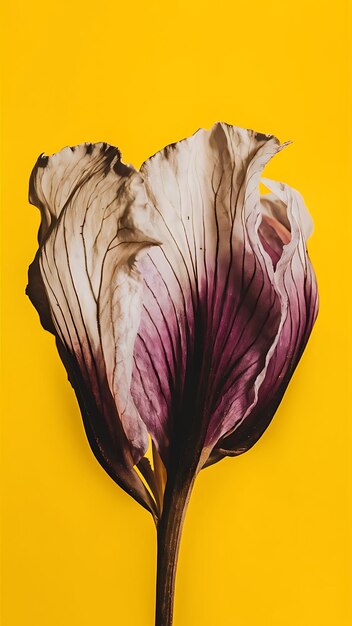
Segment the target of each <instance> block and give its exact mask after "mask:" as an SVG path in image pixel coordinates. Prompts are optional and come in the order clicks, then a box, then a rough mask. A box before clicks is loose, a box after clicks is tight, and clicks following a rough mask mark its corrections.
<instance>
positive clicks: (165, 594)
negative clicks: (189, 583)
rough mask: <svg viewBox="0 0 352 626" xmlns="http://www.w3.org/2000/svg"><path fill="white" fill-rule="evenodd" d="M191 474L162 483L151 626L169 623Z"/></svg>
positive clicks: (170, 621) (162, 625) (190, 486)
mask: <svg viewBox="0 0 352 626" xmlns="http://www.w3.org/2000/svg"><path fill="white" fill-rule="evenodd" d="M193 482H194V478H190V479H188V480H186V481H185V482H184V483H183V484H182V485H180V486H177V485H173V486H172V487H171V486H170V484H169V485H167V486H166V491H165V499H164V508H163V513H162V516H161V519H160V521H159V524H158V530H157V533H158V558H157V581H156V613H155V626H171V625H172V618H173V606H174V592H175V578H176V568H177V558H178V551H179V546H180V539H181V533H182V527H183V520H184V517H185V513H186V509H187V505H188V502H189V498H190V495H191V491H192V487H193Z"/></svg>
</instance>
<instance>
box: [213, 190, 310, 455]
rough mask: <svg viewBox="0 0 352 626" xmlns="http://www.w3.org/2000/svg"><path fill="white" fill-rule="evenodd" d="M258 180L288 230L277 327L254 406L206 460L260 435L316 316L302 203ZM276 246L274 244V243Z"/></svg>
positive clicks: (235, 451)
mask: <svg viewBox="0 0 352 626" xmlns="http://www.w3.org/2000/svg"><path fill="white" fill-rule="evenodd" d="M263 182H265V185H266V186H267V187H268V188H269V189H271V190H272V192H273V195H271V197H270V205H271V215H276V216H277V217H279V216H280V215H281V216H282V219H281V222H282V223H283V224H285V228H286V227H287V226H288V228H289V232H290V234H291V238H290V241H289V242H287V244H286V245H285V246H283V248H282V255H281V257H280V259H279V260H278V261H277V270H276V274H275V279H276V285H277V287H276V288H277V290H278V292H279V293H280V298H281V302H282V310H283V316H282V323H281V327H280V330H279V333H278V341H277V344H276V346H275V350H274V352H273V354H272V357H271V359H270V361H269V362H268V364H267V368H266V371H265V376H264V378H263V382H262V384H261V386H260V389H259V392H258V400H257V403H256V406H255V407H253V410H252V411H251V413H250V414H249V416H248V418H247V419H246V421H245V422H243V423H242V425H240V426H239V427H238V428H235V429H234V430H233V432H232V433H228V434H227V435H226V436H225V437H224V438H223V439H222V440H220V441H219V442H218V444H217V445H216V447H215V449H214V450H213V453H212V455H211V457H210V462H215V461H217V460H219V459H220V458H222V457H223V456H226V455H231V456H233V455H238V454H241V453H243V452H245V451H246V450H248V449H249V448H250V447H251V446H252V445H254V444H255V443H256V441H257V440H258V439H259V438H260V437H261V435H262V434H263V432H264V431H265V429H266V428H267V426H268V425H269V423H270V421H271V419H272V417H273V415H274V414H275V412H276V410H277V408H278V406H279V404H280V402H281V400H282V397H283V395H284V392H285V390H286V387H287V385H288V383H289V381H290V379H291V377H292V375H293V372H294V370H295V368H296V366H297V364H298V362H299V360H300V358H301V356H302V353H303V351H304V348H305V346H306V344H307V341H308V338H309V335H310V333H311V330H312V327H313V325H314V322H315V319H316V316H317V313H318V292H317V283H316V279H315V274H314V271H313V268H312V265H311V262H310V260H309V257H308V254H307V251H306V238H307V237H308V236H309V235H310V234H311V232H312V222H311V218H310V216H309V214H308V211H307V209H306V207H305V204H304V201H303V199H302V197H301V195H300V194H299V193H298V192H297V191H296V190H294V189H291V188H290V187H288V185H284V184H282V183H275V182H274V181H269V180H266V179H265V180H264V181H263ZM283 207H285V213H286V215H285V216H284V212H283ZM266 208H267V207H266ZM266 208H265V209H264V212H265V213H266ZM280 232H281V231H280ZM287 232H288V230H286V233H287ZM271 237H272V233H271ZM279 239H280V236H279V235H277V240H279ZM276 245H277V246H278V245H279V244H278V241H277V243H276ZM264 247H265V246H264Z"/></svg>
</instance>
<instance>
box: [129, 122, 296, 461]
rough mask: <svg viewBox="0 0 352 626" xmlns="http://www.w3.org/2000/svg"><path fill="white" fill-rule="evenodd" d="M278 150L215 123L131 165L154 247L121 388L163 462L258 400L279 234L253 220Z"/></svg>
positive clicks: (204, 441)
mask: <svg viewBox="0 0 352 626" xmlns="http://www.w3.org/2000/svg"><path fill="white" fill-rule="evenodd" d="M281 148H282V146H280V144H279V142H278V140H277V139H276V138H274V137H272V136H266V135H260V134H258V133H254V132H253V131H247V130H243V129H239V128H235V127H231V126H227V125H225V124H216V125H215V126H214V127H213V128H212V129H211V131H205V130H200V131H198V132H197V133H196V134H195V135H193V136H192V137H190V138H189V139H186V140H184V141H182V142H179V143H178V144H174V145H172V146H168V147H167V148H165V149H164V150H163V151H161V152H159V153H157V154H156V155H154V156H153V157H152V158H151V159H149V160H148V161H146V163H145V164H144V165H143V167H142V170H141V171H142V173H143V175H144V177H145V179H146V187H147V192H148V195H149V198H150V201H151V203H152V204H153V206H154V208H155V211H156V214H157V218H156V224H155V227H156V229H157V233H158V234H157V238H158V239H159V240H160V241H162V242H163V245H162V246H161V247H158V248H153V249H152V250H150V251H149V253H148V255H147V256H145V257H144V258H143V260H142V261H141V262H140V270H141V272H142V274H143V276H144V280H145V289H144V303H143V306H144V311H143V314H142V319H141V325H140V328H139V332H138V336H137V340H136V344H135V350H134V359H135V368H134V372H133V379H132V395H133V398H134V400H135V403H136V406H137V407H138V410H139V412H140V414H141V416H142V419H143V421H144V422H145V423H146V425H147V427H148V430H149V432H150V433H151V435H152V437H153V439H154V441H155V443H156V445H157V447H158V449H159V452H160V454H161V456H162V458H163V460H164V462H165V463H168V462H169V459H170V454H173V455H174V456H175V454H182V453H183V450H184V449H186V448H187V449H191V448H192V447H193V449H194V454H195V455H197V454H200V451H201V450H202V449H203V448H204V447H205V448H207V449H208V450H209V451H210V450H211V449H212V448H213V447H214V446H215V445H216V443H217V442H218V441H219V440H220V439H221V438H222V437H223V436H224V435H226V434H227V433H229V432H232V431H233V430H235V429H236V428H237V427H239V425H240V424H242V423H243V421H244V420H246V418H248V416H249V415H251V413H252V411H253V408H254V407H255V406H256V404H257V402H258V397H259V390H260V388H261V386H262V385H263V381H264V379H265V374H266V372H267V370H268V365H269V363H270V360H271V359H272V357H273V355H274V353H275V350H276V347H277V344H278V339H279V336H280V332H281V330H282V328H283V319H284V317H285V316H286V309H287V303H286V300H285V298H286V296H283V293H282V292H283V288H282V287H280V286H279V284H278V283H279V281H280V280H282V278H280V277H281V276H282V271H281V270H280V271H279V268H280V263H281V259H282V258H283V256H285V255H284V249H285V248H286V247H287V248H289V245H290V244H287V236H288V235H287V229H286V227H285V226H284V225H283V226H282V228H284V229H285V231H286V239H285V238H284V241H282V240H280V237H279V236H277V231H278V232H279V233H280V232H281V224H282V221H281V220H280V219H278V217H280V216H279V215H276V216H275V217H274V216H273V215H271V216H270V215H267V216H265V217H263V215H264V213H265V211H264V209H263V208H262V207H261V202H260V196H259V190H258V185H259V178H260V174H261V171H262V169H263V167H264V165H265V164H266V163H267V161H268V160H269V159H270V158H271V157H272V156H273V155H274V154H275V153H277V152H278V151H279V150H280V149H281ZM280 208H282V207H280ZM285 219H286V218H285V217H284V218H283V220H285ZM262 220H263V221H262ZM270 221H271V228H272V230H273V231H274V232H273V233H272V237H271V239H270V237H268V238H266V237H267V228H266V227H267V226H268V225H269V222H270ZM261 223H262V226H261ZM273 225H275V226H276V229H277V230H275V228H273ZM260 226H261V232H260V233H259V232H258V229H259V228H260ZM289 236H290V237H291V235H289ZM278 239H279V240H280V241H281V243H279V241H278ZM302 241H303V239H302ZM263 242H264V243H265V245H263ZM274 244H275V246H276V249H275V246H274V248H273V254H275V257H273V256H271V255H270V253H268V246H270V245H271V246H273V245H274ZM278 244H279V245H278ZM294 245H295V246H296V243H295V244H294ZM280 254H281V257H280ZM285 258H288V257H287V255H286V256H285ZM296 306H299V304H298V299H297V303H296ZM170 448H172V450H171V452H170Z"/></svg>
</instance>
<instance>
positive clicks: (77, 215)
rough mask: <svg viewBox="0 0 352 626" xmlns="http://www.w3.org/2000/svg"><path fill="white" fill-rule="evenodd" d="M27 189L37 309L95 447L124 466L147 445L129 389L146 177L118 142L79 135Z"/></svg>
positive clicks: (43, 163)
mask: <svg viewBox="0 0 352 626" xmlns="http://www.w3.org/2000/svg"><path fill="white" fill-rule="evenodd" d="M30 193H31V195H30V197H31V200H32V201H33V202H37V204H38V205H39V208H40V210H41V212H42V225H41V228H40V234H39V240H40V243H41V247H40V250H39V255H38V256H37V265H36V267H37V269H38V270H39V271H40V275H38V272H36V270H35V268H34V269H33V270H32V276H30V285H29V289H28V291H29V295H30V296H31V297H32V296H33V297H32V300H33V301H34V303H35V304H36V305H37V304H38V302H39V305H38V308H39V309H40V307H41V306H43V302H44V300H45V299H44V298H43V293H45V295H46V304H45V302H44V304H45V306H46V307H49V309H50V315H51V319H52V323H53V327H54V331H55V334H56V335H57V337H58V343H59V344H60V345H61V350H60V351H61V356H62V357H63V360H64V363H65V365H66V367H67V369H68V371H69V375H70V380H71V382H72V384H73V385H74V387H75V391H76V393H77V396H78V398H79V401H80V404H81V406H82V403H83V405H84V406H85V407H86V408H85V410H84V413H85V425H86V429H87V434H88V431H89V439H90V441H91V443H92V444H93V447H94V446H95V447H98V452H99V456H100V458H103V460H104V463H105V465H106V464H107V465H109V466H110V467H112V466H113V465H114V466H116V467H118V466H120V467H122V466H123V467H125V468H129V467H131V466H132V465H133V464H134V463H137V462H138V461H139V459H140V458H141V456H142V455H143V454H144V452H145V451H146V449H147V446H148V433H147V429H146V427H145V425H144V423H143V421H142V420H141V418H140V416H139V414H138V411H137V409H136V407H135V404H134V402H133V400H132V398H131V395H130V380H131V373H132V363H133V358H132V355H133V346H134V342H135V336H136V333H137V329H138V325H139V319H140V311H141V295H142V281H141V276H140V274H139V272H138V271H137V269H136V258H137V257H138V256H139V255H140V254H141V253H142V251H144V250H145V249H147V248H148V247H149V246H150V245H153V244H154V240H153V239H152V237H151V236H150V233H149V230H150V227H149V219H150V215H149V211H148V208H147V200H146V195H145V191H144V185H143V180H142V177H141V175H140V174H139V173H138V172H136V171H135V170H133V168H131V167H128V166H126V165H124V164H122V163H121V161H120V154H119V151H118V150H117V149H116V148H113V147H112V146H107V145H106V144H95V145H93V144H84V145H82V146H78V147H76V148H74V149H71V148H65V149H64V150H63V151H61V152H60V153H58V154H57V155H54V156H53V157H48V158H44V157H41V158H40V159H39V160H38V163H37V165H36V167H35V168H34V171H33V173H32V177H31V192H30ZM34 278H35V279H36V280H35V281H34ZM40 281H42V287H41V291H40V288H39V286H40ZM38 290H39V291H40V294H39V296H37V292H38ZM40 313H41V315H43V311H42V310H41V311H40ZM102 464H103V463H102ZM111 471H112V470H111ZM125 473H126V472H125ZM131 476H132V474H131ZM136 479H138V481H139V480H140V479H139V478H138V477H137V475H136V476H133V478H131V480H132V481H136ZM141 485H142V483H141ZM143 489H144V487H143Z"/></svg>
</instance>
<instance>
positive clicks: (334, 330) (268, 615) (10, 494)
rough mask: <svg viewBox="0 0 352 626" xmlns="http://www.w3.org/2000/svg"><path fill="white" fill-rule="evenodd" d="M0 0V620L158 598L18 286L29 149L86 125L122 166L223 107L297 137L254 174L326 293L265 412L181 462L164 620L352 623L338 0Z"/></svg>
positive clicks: (122, 619) (104, 609)
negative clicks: (279, 193)
mask: <svg viewBox="0 0 352 626" xmlns="http://www.w3.org/2000/svg"><path fill="white" fill-rule="evenodd" d="M6 4H7V6H6V7H5V8H4V14H5V22H3V25H2V38H3V48H4V51H3V58H4V76H3V86H4V89H3V96H4V97H3V139H2V157H3V161H4V163H3V173H4V182H3V232H4V243H3V253H4V257H3V269H4V272H3V311H4V313H3V351H4V367H3V375H4V388H3V425H4V428H3V465H4V472H5V476H6V481H5V489H4V498H3V513H4V514H3V536H4V540H3V590H2V603H3V621H2V624H3V625H4V626H64V625H65V626H81V625H82V626H93V625H94V626H100V625H103V624H114V625H115V624H116V625H119V626H120V625H121V626H151V625H152V624H153V612H154V575H155V531H154V528H153V524H152V520H151V518H150V517H149V516H148V514H147V513H146V512H145V511H144V510H143V509H142V508H140V507H138V505H137V504H135V503H134V501H133V500H131V499H129V498H128V497H127V496H126V495H125V494H124V493H123V492H122V491H121V490H119V489H118V488H117V487H116V486H115V485H114V483H113V482H112V481H111V480H110V479H109V478H108V476H107V475H105V474H104V472H103V470H102V469H101V468H100V466H99V465H98V464H97V463H96V461H95V459H94V458H93V456H92V454H91V452H90V450H89V448H88V444H87V442H86V439H85V435H84V432H83V428H82V424H81V419H80V415H79V411H78V408H77V405H76V401H75V398H74V394H73V392H72V390H71V388H70V386H69V384H68V383H67V380H66V374H65V371H64V369H63V367H62V365H61V363H60V361H59V358H58V356H57V354H56V350H55V347H54V341H53V338H52V336H50V335H49V334H48V333H45V332H44V331H43V330H42V328H41V327H40V324H39V320H38V318H37V313H36V311H35V310H34V309H33V307H32V306H31V304H30V302H29V300H28V299H26V297H25V296H24V288H25V285H26V271H27V266H28V264H29V262H30V261H31V260H32V257H33V256H34V253H35V250H36V232H37V227H38V223H39V212H38V211H37V210H36V209H35V208H34V207H31V206H29V205H28V204H27V181H28V177H29V173H30V171H31V168H32V166H33V164H34V162H35V160H36V158H37V156H38V154H39V153H40V152H42V151H45V152H46V153H47V154H50V153H52V152H54V151H57V150H58V149H60V148H61V147H63V146H65V145H67V144H69V145H70V144H76V143H80V142H83V141H98V140H105V141H107V142H110V143H112V144H116V145H118V146H119V147H120V148H121V150H122V152H123V157H124V160H125V161H127V162H132V163H134V164H135V165H136V166H139V165H140V164H141V162H142V161H143V160H144V159H145V158H146V157H148V156H149V155H150V154H152V153H154V152H155V151H156V150H158V149H159V148H161V147H163V146H164V145H165V144H167V143H170V142H172V141H175V140H177V139H180V138H183V137H184V136H187V135H189V134H191V133H192V132H193V131H195V130H196V129H197V128H198V127H200V126H205V127H209V126H210V125H212V124H213V122H214V121H216V120H224V121H227V122H229V123H232V124H236V125H239V126H244V127H250V128H254V129H255V130H257V131H262V132H268V133H274V134H276V135H277V136H278V137H279V138H280V139H281V140H282V141H284V140H288V139H291V140H293V142H294V143H293V145H292V146H290V147H289V148H287V149H286V150H285V151H284V152H283V153H281V154H280V155H278V156H277V157H276V158H275V159H274V160H273V161H272V162H271V163H270V164H269V166H268V167H267V169H266V172H265V174H266V175H267V176H268V177H271V178H274V179H278V180H283V181H285V182H287V183H289V184H291V185H292V186H294V187H296V188H298V189H299V190H300V191H301V192H302V194H303V196H304V197H305V199H306V202H307V205H308V207H309V209H310V211H311V213H312V215H313V218H314V222H315V233H314V236H313V237H312V239H311V241H310V246H309V248H310V253H311V257H312V260H313V263H314V265H315V268H316V271H317V275H318V279H319V287H320V297H321V310H320V315H319V318H318V321H317V324H316V327H315V329H314V332H313V335H312V337H311V340H310V342H309V345H308V348H307V350H306V352H305V354H304V357H303V358H302V361H301V363H300V366H299V368H298V370H297V372H296V374H295V376H294V378H293V380H292V382H291V385H290V387H289V390H288V392H287V394H286V396H285V399H284V401H283V402H282V405H281V407H280V409H279V411H278V413H277V415H276V417H275V419H274V421H273V423H272V425H271V426H270V428H269V430H268V431H267V432H266V434H265V435H264V436H263V438H262V439H261V440H260V442H259V443H258V444H257V445H256V446H255V447H254V448H253V449H252V450H251V451H250V452H248V453H247V454H245V455H244V456H242V457H240V458H238V459H227V460H225V461H223V462H222V463H220V464H219V465H217V466H214V467H212V468H210V469H208V470H206V471H204V472H203V473H202V474H201V475H200V477H199V478H198V480H197V483H196V487H195V490H194V494H193V497H192V500H191V504H190V508H189V511H188V514H187V518H186V524H185V529H184V535H183V541H182V545H181V555H180V563H179V572H178V583H177V592H176V606H175V626H210V625H212V626H213V625H216V626H217V625H222V624H226V625H233V626H297V625H300V626H350V625H351V624H352V615H351V601H350V599H349V594H350V593H351V543H352V541H351V506H350V503H351V462H350V455H351V395H350V391H351V388H350V380H351V372H350V371H349V368H350V362H351V347H352V346H351V342H350V331H351V327H350V326H348V316H349V315H350V305H351V280H350V273H351V253H350V250H351V234H350V233H351V221H350V211H349V208H348V196H349V193H350V192H349V188H350V186H351V180H349V179H348V174H350V172H349V170H348V152H349V144H348V137H347V121H348V119H347V118H348V99H347V85H348V80H347V70H348V55H347V53H348V51H347V43H348V33H347V25H348V15H347V3H346V2H345V1H344V0H335V1H329V2H327V1H326V0H322V1H320V2H317V1H311V0H310V1H309V0H296V1H295V2H290V3H289V4H286V3H284V2H282V1H281V0H266V2H261V1H259V0H254V1H253V2H249V1H248V2H235V3H234V2H232V1H230V0H228V1H224V0H216V1H212V2H210V1H209V0H206V2H205V3H204V2H201V1H200V0H197V1H192V0H182V1H181V0H180V1H177V0H173V1H172V2H162V1H161V0H158V1H156V0H148V2H145V3H144V2H141V1H140V0H137V1H136V2H118V0H115V2H113V1H111V0H107V1H104V2H102V1H99V0H96V2H93V1H92V0H79V1H78V2H75V1H74V0H70V1H68V0H64V1H61V2H59V1H55V2H42V1H40V0H32V1H30V2H28V0H17V1H12V2H10V1H8V2H7V3H6ZM350 139H351V138H350ZM350 145H351V144H350Z"/></svg>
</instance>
